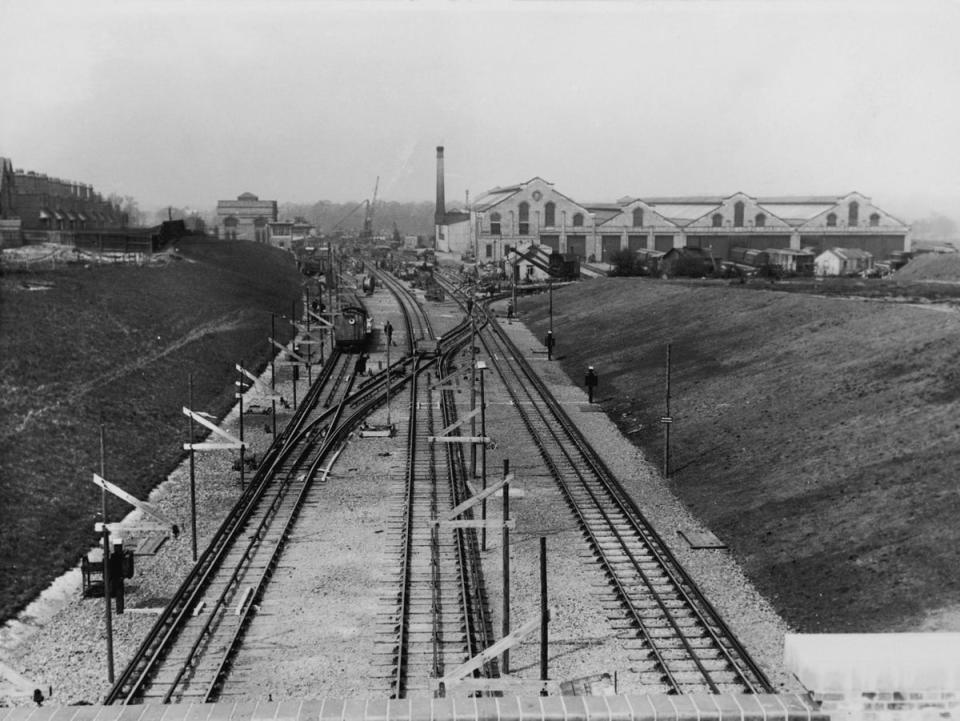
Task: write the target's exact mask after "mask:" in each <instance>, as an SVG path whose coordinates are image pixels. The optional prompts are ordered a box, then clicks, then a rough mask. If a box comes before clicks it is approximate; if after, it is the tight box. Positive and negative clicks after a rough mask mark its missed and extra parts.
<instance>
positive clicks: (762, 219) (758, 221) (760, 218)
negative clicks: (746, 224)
mask: <svg viewBox="0 0 960 721" xmlns="http://www.w3.org/2000/svg"><path fill="white" fill-rule="evenodd" d="M753 224H754V225H755V226H757V227H758V228H763V227H764V226H766V224H767V216H765V215H764V214H763V213H757V217H756V218H754V219H753Z"/></svg>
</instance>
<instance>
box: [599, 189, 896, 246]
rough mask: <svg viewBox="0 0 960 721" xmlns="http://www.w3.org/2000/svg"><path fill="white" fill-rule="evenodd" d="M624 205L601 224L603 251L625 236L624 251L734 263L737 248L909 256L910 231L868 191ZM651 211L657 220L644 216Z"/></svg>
mask: <svg viewBox="0 0 960 721" xmlns="http://www.w3.org/2000/svg"><path fill="white" fill-rule="evenodd" d="M621 203H622V207H623V212H622V213H621V214H620V215H619V216H616V217H614V218H611V219H610V220H608V221H607V222H606V223H604V225H603V226H601V229H600V232H601V234H605V235H606V236H607V237H608V240H607V241H606V243H603V247H612V245H613V242H612V236H613V235H614V231H618V232H619V234H620V236H621V244H620V247H621V248H628V247H629V248H632V249H639V248H641V247H645V248H651V249H656V250H668V249H669V248H670V247H699V248H708V249H710V250H711V252H712V253H713V255H714V256H716V257H718V258H726V257H728V256H729V253H730V250H731V249H732V248H752V249H757V250H766V249H772V248H789V249H793V250H801V249H809V250H810V251H811V252H814V253H820V252H822V251H823V250H825V249H826V248H830V247H837V246H843V247H847V248H861V249H863V250H868V251H870V252H871V253H873V254H874V255H879V256H884V257H886V256H888V255H889V254H890V253H892V252H894V251H897V250H900V251H902V250H909V231H910V228H909V226H907V225H906V224H905V223H903V222H902V221H900V220H898V219H897V218H895V217H894V216H892V215H890V214H889V213H887V212H885V211H883V210H882V209H880V208H878V207H877V206H875V205H874V204H873V203H872V201H871V200H870V198H868V197H866V196H864V195H861V194H860V193H848V194H847V195H843V196H805V197H785V198H783V197H772V198H757V197H753V196H750V195H747V194H746V193H734V194H733V195H730V196H726V197H679V198H676V197H668V198H644V199H642V200H634V199H624V200H623V201H621ZM638 209H639V210H640V211H643V212H641V213H639V215H638V214H637V213H636V212H634V211H636V210H638ZM646 211H649V212H651V213H652V215H648V216H646V217H644V214H645V212H646ZM637 223H641V224H642V225H637ZM631 236H632V238H631ZM644 243H646V244H645V245H643V244H644Z"/></svg>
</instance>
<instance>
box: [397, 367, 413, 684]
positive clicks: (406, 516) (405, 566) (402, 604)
mask: <svg viewBox="0 0 960 721" xmlns="http://www.w3.org/2000/svg"><path fill="white" fill-rule="evenodd" d="M418 375H419V374H417V373H414V374H413V376H412V379H411V393H410V415H409V417H410V430H409V432H408V433H407V470H406V479H405V483H404V499H403V529H402V531H401V534H402V538H401V551H400V569H401V577H400V595H399V597H398V599H397V601H398V607H399V608H398V611H397V614H398V619H399V629H398V634H397V655H396V661H395V664H396V665H395V668H394V672H393V681H392V682H391V685H392V687H393V694H392V696H391V698H404V697H405V696H406V672H407V655H408V653H409V642H408V636H409V614H410V590H411V588H410V587H411V581H412V575H413V571H412V568H411V564H412V560H413V527H412V523H413V502H414V495H413V480H414V475H415V474H414V471H413V469H414V463H415V461H416V434H415V433H414V431H413V428H414V426H415V424H416V422H417V406H418V403H417V394H416V389H417V381H418Z"/></svg>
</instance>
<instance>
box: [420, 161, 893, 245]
mask: <svg viewBox="0 0 960 721" xmlns="http://www.w3.org/2000/svg"><path fill="white" fill-rule="evenodd" d="M437 153H438V156H437V157H438V166H437V213H436V237H437V249H438V250H441V251H445V252H450V253H454V254H461V255H467V256H469V255H472V256H475V257H476V259H477V261H479V262H484V261H499V260H502V259H503V258H504V253H505V252H506V249H508V248H517V249H519V250H521V251H522V250H524V249H525V248H528V247H529V246H530V245H542V246H547V247H549V248H552V249H553V250H556V251H559V252H560V253H564V254H571V255H576V256H577V257H579V258H580V260H582V261H585V262H591V261H600V262H609V261H610V259H611V257H612V256H613V254H614V253H616V252H617V251H620V250H626V249H629V250H634V251H636V250H658V251H662V252H666V251H668V250H670V249H672V248H684V247H698V248H709V249H710V252H711V255H712V256H713V257H715V258H728V257H729V254H730V250H731V249H733V248H753V249H757V250H767V249H774V248H776V249H792V250H802V249H803V250H810V251H813V252H814V253H816V254H819V253H821V252H823V251H825V250H827V249H829V248H834V247H841V248H854V249H859V250H863V251H867V252H869V253H871V254H872V255H873V256H874V257H875V258H878V259H880V258H887V257H889V256H890V254H891V253H893V252H894V251H905V250H910V247H909V243H910V240H909V233H910V228H909V226H907V225H906V224H905V223H903V222H902V221H901V220H898V219H897V218H895V217H894V216H892V215H891V214H889V213H887V212H886V211H884V210H883V209H881V208H879V207H877V206H876V205H874V203H873V202H872V201H871V200H870V198H869V197H867V196H865V195H862V194H860V193H857V192H851V193H847V194H845V195H837V196H832V195H831V196H801V197H755V196H751V195H748V194H746V193H742V192H738V193H733V194H732V195H729V196H705V197H704V196H698V197H664V198H659V197H648V198H632V197H624V198H621V199H619V200H617V201H616V202H612V203H581V202H578V201H576V200H573V199H572V198H570V197H569V196H567V195H564V194H563V193H561V192H559V191H558V190H557V189H556V188H555V187H554V185H553V183H550V182H548V181H546V180H544V179H543V178H539V177H534V178H532V179H530V180H528V181H526V182H523V183H518V184H516V185H510V186H506V187H497V188H493V189H492V190H489V191H487V192H486V193H484V194H483V195H481V196H480V197H479V198H477V199H476V201H474V202H473V203H471V204H470V205H469V207H468V208H464V209H463V210H459V209H458V210H453V211H447V209H446V208H445V207H444V204H443V177H442V176H443V148H437Z"/></svg>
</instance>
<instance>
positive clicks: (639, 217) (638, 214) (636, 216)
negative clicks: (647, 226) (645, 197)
mask: <svg viewBox="0 0 960 721" xmlns="http://www.w3.org/2000/svg"><path fill="white" fill-rule="evenodd" d="M633 227H634V228H642V227H643V208H634V209H633Z"/></svg>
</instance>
